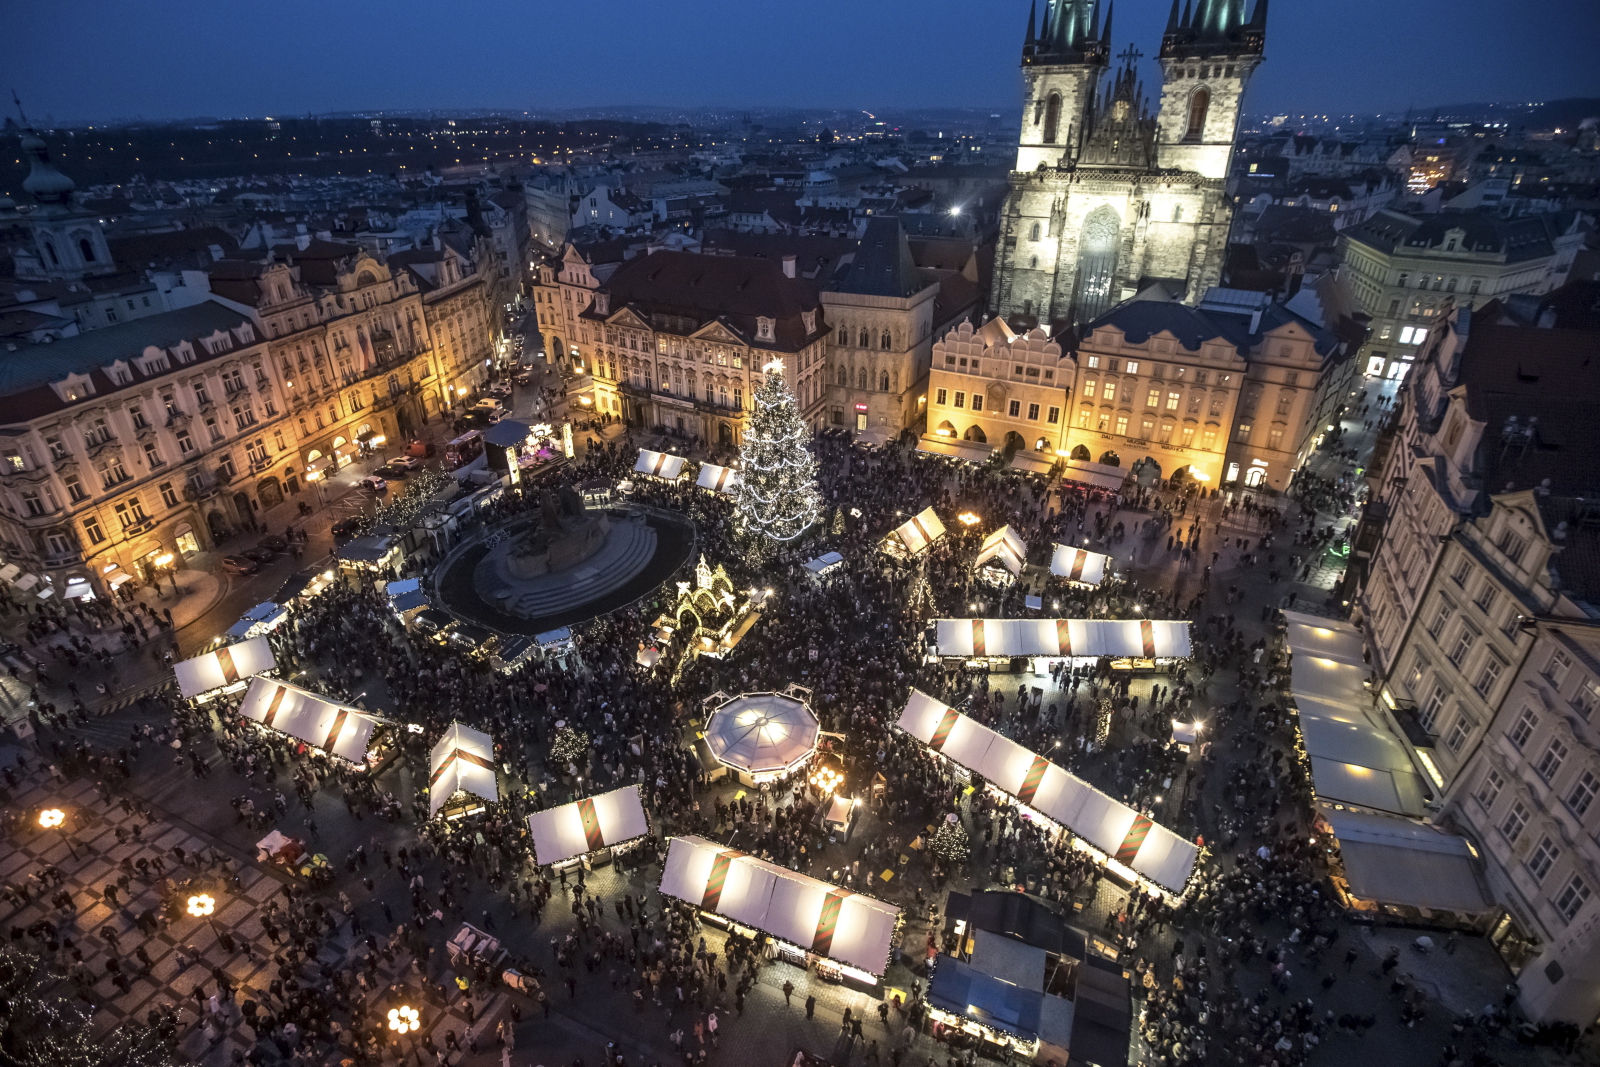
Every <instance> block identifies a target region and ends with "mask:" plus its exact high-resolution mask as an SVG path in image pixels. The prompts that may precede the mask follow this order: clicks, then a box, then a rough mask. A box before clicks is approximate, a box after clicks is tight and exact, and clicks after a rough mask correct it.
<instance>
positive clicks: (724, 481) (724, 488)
mask: <svg viewBox="0 0 1600 1067" xmlns="http://www.w3.org/2000/svg"><path fill="white" fill-rule="evenodd" d="M694 484H695V485H698V486H699V487H700V488H702V489H709V490H711V491H712V492H713V493H728V494H730V495H731V494H732V493H733V491H734V490H735V489H736V488H738V486H739V472H738V471H736V470H734V469H733V468H732V467H719V466H717V465H716V464H715V463H702V464H700V474H699V476H698V477H697V478H695V481H694Z"/></svg>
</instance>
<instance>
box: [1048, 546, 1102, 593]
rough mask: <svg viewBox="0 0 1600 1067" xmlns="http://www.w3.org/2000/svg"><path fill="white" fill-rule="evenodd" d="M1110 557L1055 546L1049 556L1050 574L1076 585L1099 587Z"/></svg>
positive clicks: (1083, 550)
mask: <svg viewBox="0 0 1600 1067" xmlns="http://www.w3.org/2000/svg"><path fill="white" fill-rule="evenodd" d="M1109 562H1111V557H1109V556H1102V555H1101V554H1100V553H1098V552H1090V551H1089V550H1087V549H1083V548H1073V547H1072V546H1071V545H1057V546H1056V548H1055V552H1054V553H1052V555H1051V556H1050V573H1051V574H1053V575H1055V576H1056V577H1057V578H1065V579H1066V580H1067V581H1069V582H1075V583H1077V584H1078V585H1099V584H1100V583H1101V582H1102V581H1103V580H1104V579H1105V576H1106V564H1107V563H1109Z"/></svg>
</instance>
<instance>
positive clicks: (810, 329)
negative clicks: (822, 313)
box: [800, 311, 817, 337]
mask: <svg viewBox="0 0 1600 1067" xmlns="http://www.w3.org/2000/svg"><path fill="white" fill-rule="evenodd" d="M800 321H801V322H803V323H805V327H806V336H808V337H809V336H810V335H811V334H814V333H816V332H817V313H816V312H815V311H802V312H800Z"/></svg>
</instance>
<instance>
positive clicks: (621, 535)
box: [503, 522, 656, 618]
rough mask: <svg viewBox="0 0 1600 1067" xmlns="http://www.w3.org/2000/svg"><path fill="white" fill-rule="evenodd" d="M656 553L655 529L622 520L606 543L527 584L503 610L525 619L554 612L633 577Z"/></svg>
mask: <svg viewBox="0 0 1600 1067" xmlns="http://www.w3.org/2000/svg"><path fill="white" fill-rule="evenodd" d="M655 552H656V532H655V530H653V529H651V528H650V527H649V526H648V525H646V524H644V523H642V522H621V523H617V524H615V525H614V526H612V528H611V534H610V536H609V537H608V538H607V539H606V545H605V547H604V548H602V549H601V550H600V551H599V552H596V553H595V554H594V555H593V556H590V557H589V558H588V559H586V560H584V561H583V563H582V564H580V565H579V566H577V567H575V568H573V569H572V570H571V571H569V572H566V573H564V574H558V575H550V576H547V577H542V578H539V579H535V580H534V581H533V582H530V583H528V585H529V586H530V587H531V588H524V589H522V590H521V591H520V592H518V593H517V594H516V595H514V596H512V597H509V598H507V599H506V600H505V601H504V602H503V603H504V610H505V611H507V612H509V613H511V614H514V615H521V616H523V617H524V618H537V617H540V616H544V615H554V614H557V613H559V612H562V611H565V610H567V609H569V608H573V607H577V606H578V605H580V604H583V603H585V602H586V601H589V600H593V599H594V598H595V597H598V596H600V595H602V594H604V593H606V592H608V591H609V590H611V589H615V588H617V587H618V586H621V585H623V584H625V583H626V582H628V581H629V580H630V579H632V578H633V577H634V576H635V575H637V574H638V573H639V572H640V571H642V570H644V568H645V567H646V566H647V565H648V564H649V563H650V561H651V559H652V558H654V556H655Z"/></svg>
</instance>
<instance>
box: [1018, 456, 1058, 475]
mask: <svg viewBox="0 0 1600 1067" xmlns="http://www.w3.org/2000/svg"><path fill="white" fill-rule="evenodd" d="M1055 465H1056V458H1055V457H1054V456H1051V455H1048V454H1046V453H1044V452H1018V453H1017V454H1016V455H1014V456H1012V457H1011V469H1012V470H1014V471H1027V472H1029V473H1030V474H1049V473H1050V471H1051V469H1052V468H1053V467H1055Z"/></svg>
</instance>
